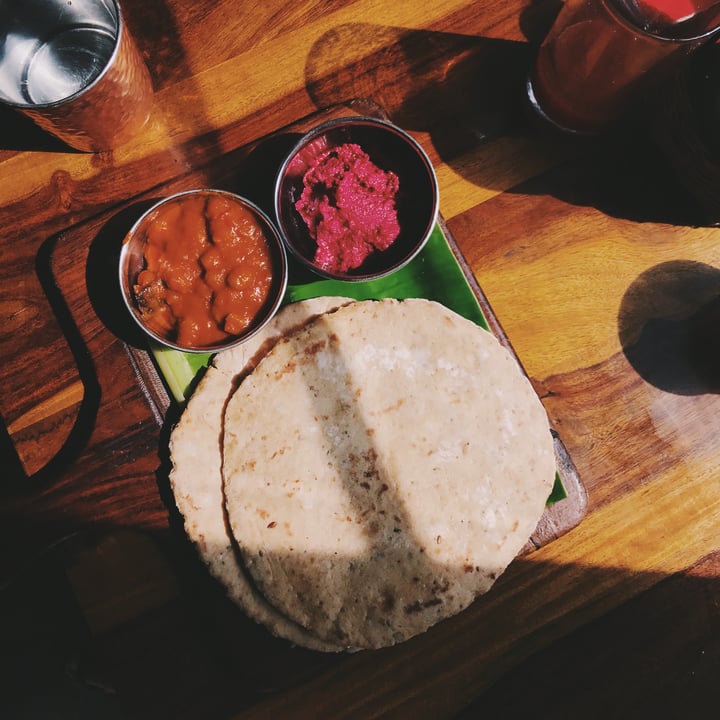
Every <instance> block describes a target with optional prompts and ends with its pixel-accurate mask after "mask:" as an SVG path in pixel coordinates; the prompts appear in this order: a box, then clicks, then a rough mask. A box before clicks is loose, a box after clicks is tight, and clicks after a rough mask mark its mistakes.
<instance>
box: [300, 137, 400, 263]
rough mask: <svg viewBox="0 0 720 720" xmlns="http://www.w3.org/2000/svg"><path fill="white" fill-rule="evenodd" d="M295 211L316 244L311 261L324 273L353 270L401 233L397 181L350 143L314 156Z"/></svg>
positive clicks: (393, 175) (359, 148) (395, 177)
mask: <svg viewBox="0 0 720 720" xmlns="http://www.w3.org/2000/svg"><path fill="white" fill-rule="evenodd" d="M303 185H304V189H303V192H302V195H301V196H300V199H299V200H298V201H297V203H296V204H295V208H296V209H297V211H298V212H299V213H300V215H301V216H302V218H303V220H304V221H305V223H306V224H307V226H308V229H309V231H310V236H311V237H312V239H313V240H314V241H315V242H316V243H317V248H316V250H315V257H314V259H313V262H314V264H315V265H317V266H318V267H319V268H321V269H323V270H326V271H328V272H347V271H348V270H353V269H355V268H357V267H359V266H360V265H362V263H363V262H364V261H365V260H366V258H367V257H368V256H369V255H370V254H371V253H373V252H375V251H376V250H386V249H387V248H388V247H390V245H391V244H392V243H393V242H394V241H395V239H396V238H397V236H398V235H399V233H400V225H399V224H398V219H397V211H396V209H395V196H396V195H397V192H398V187H399V181H398V176H397V175H396V174H395V173H393V172H390V171H385V170H381V169H380V168H379V167H377V166H376V165H375V164H374V163H373V162H372V161H371V160H370V157H369V156H368V154H367V153H366V152H365V151H364V150H363V149H362V148H361V147H360V146H359V145H356V144H354V143H346V144H344V145H340V146H338V147H336V148H333V149H332V150H328V151H326V152H324V153H322V154H321V155H319V156H318V157H317V158H316V159H315V160H314V161H313V163H312V164H311V166H310V169H309V170H308V171H307V172H306V173H305V176H304V178H303Z"/></svg>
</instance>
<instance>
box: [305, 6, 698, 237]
mask: <svg viewBox="0 0 720 720" xmlns="http://www.w3.org/2000/svg"><path fill="white" fill-rule="evenodd" d="M559 7H560V3H559V2H557V1H556V0H541V1H540V2H534V3H532V4H531V5H530V6H529V7H528V8H527V9H526V10H525V12H524V13H523V15H522V16H521V18H520V25H521V28H522V29H523V31H524V32H525V34H526V36H527V37H528V38H529V41H528V42H518V41H509V40H503V39H496V38H487V37H478V36H474V35H472V34H459V33H451V32H439V31H426V30H415V29H407V28H401V27H384V26H379V25H373V24H371V23H364V24H358V23H354V24H348V25H341V26H337V27H334V28H333V29H332V30H330V31H328V32H327V33H326V34H325V35H323V36H322V37H321V38H320V39H319V40H318V41H317V42H316V43H315V45H314V46H313V48H312V49H311V51H310V53H309V54H308V57H307V60H306V67H305V76H306V87H307V90H308V92H309V93H310V95H311V97H312V98H313V100H314V101H315V103H316V105H317V106H318V107H324V106H326V105H328V104H331V103H332V102H336V101H337V99H338V98H347V97H372V98H373V99H374V100H376V101H377V102H379V103H380V104H381V105H382V106H383V107H384V108H385V109H386V110H387V112H388V114H389V116H390V117H391V119H392V120H393V121H394V122H396V123H397V124H398V125H400V126H401V127H403V128H405V129H406V130H409V131H411V132H421V133H422V132H424V133H428V134H429V135H430V136H431V138H432V143H433V146H434V148H435V150H436V151H437V152H438V153H439V155H440V159H441V160H442V161H443V162H444V163H445V164H447V165H448V166H449V167H450V168H452V169H453V170H454V171H455V172H457V173H458V174H459V175H461V176H462V177H464V179H466V180H467V181H469V182H471V183H474V184H475V185H477V186H479V187H482V188H485V189H488V190H494V189H497V190H500V191H509V192H519V193H527V194H533V193H542V192H546V191H547V189H546V186H545V184H544V182H537V181H535V182H533V181H532V180H531V181H529V182H527V183H523V184H522V186H520V187H517V188H510V189H509V188H506V187H505V186H504V185H503V184H502V182H503V181H505V182H506V181H507V180H506V177H507V174H508V169H509V168H506V167H505V166H504V165H503V164H502V163H503V162H507V160H505V161H502V160H497V159H495V160H493V159H492V157H488V158H486V157H485V156H484V155H482V152H481V151H482V148H483V146H485V145H490V144H492V142H493V141H497V140H498V139H499V138H506V139H508V138H510V139H511V138H516V139H518V140H520V139H522V142H523V143H525V145H523V147H525V146H527V144H528V143H529V144H530V145H532V144H535V145H536V148H538V149H542V150H543V151H545V152H547V154H548V157H550V158H553V155H554V156H555V157H556V160H551V161H550V164H549V167H548V168H546V170H547V172H549V173H550V174H552V172H553V169H554V167H556V166H561V165H567V164H568V163H570V164H571V165H573V166H575V167H576V169H577V177H576V180H577V182H575V183H573V184H567V185H562V186H557V187H554V188H553V189H552V192H554V193H556V196H557V197H558V198H560V199H562V200H563V201H566V202H569V203H572V204H577V205H583V206H592V207H596V208H597V209H599V210H601V211H602V212H604V213H607V214H609V215H611V216H614V217H620V218H626V219H630V220H634V221H638V222H646V221H652V222H666V223H671V224H682V225H685V224H704V223H706V222H708V218H707V214H706V212H705V209H704V208H703V207H701V206H700V204H699V203H698V202H697V200H696V199H695V198H694V197H693V195H692V194H691V193H689V192H688V189H687V187H686V186H685V185H684V184H683V182H682V181H681V179H679V178H678V176H677V172H676V169H675V168H674V167H673V166H672V165H671V163H670V162H669V160H668V158H667V157H665V155H663V153H662V152H660V150H659V148H658V144H657V142H656V139H655V137H654V130H653V127H652V123H651V122H648V121H639V120H638V119H633V120H629V121H628V122H627V123H626V124H625V125H623V126H620V127H618V128H617V129H616V130H614V131H613V132H611V133H608V134H607V135H606V136H603V137H598V138H587V137H585V138H583V137H570V136H567V135H563V134H562V133H557V132H555V131H553V130H552V129H550V128H548V127H547V126H545V125H543V124H542V123H541V122H540V121H539V120H538V118H537V117H536V116H535V114H534V112H533V111H532V110H531V108H530V106H529V103H528V100H527V96H526V92H525V81H526V77H527V73H528V70H529V68H530V66H531V64H532V62H533V58H534V55H535V52H536V48H537V46H538V45H539V42H540V40H541V39H542V37H543V36H544V34H545V32H546V29H547V28H549V26H550V25H551V23H552V20H553V18H554V16H555V14H556V13H557V10H558V9H559ZM338 53H344V54H345V56H347V57H349V58H354V59H353V60H349V61H348V62H347V63H346V64H344V65H343V67H342V68H340V69H338V70H337V71H335V72H333V73H330V74H328V73H327V71H326V69H327V67H328V65H332V63H331V58H332V57H333V56H334V55H336V54H338ZM418 88H420V89H418ZM475 151H477V152H478V161H477V162H473V163H468V162H467V156H468V153H470V154H472V153H473V152H475ZM505 152H506V153H507V151H505ZM520 152H522V150H520ZM460 156H463V158H464V159H465V161H464V162H463V163H462V164H460V163H458V162H456V161H457V158H458V157H460ZM577 160H579V161H580V162H575V161H577ZM513 162H516V163H518V164H519V165H520V166H522V163H523V162H524V159H523V158H522V157H519V158H517V159H516V160H514V161H513ZM498 163H500V165H498ZM541 172H542V171H541Z"/></svg>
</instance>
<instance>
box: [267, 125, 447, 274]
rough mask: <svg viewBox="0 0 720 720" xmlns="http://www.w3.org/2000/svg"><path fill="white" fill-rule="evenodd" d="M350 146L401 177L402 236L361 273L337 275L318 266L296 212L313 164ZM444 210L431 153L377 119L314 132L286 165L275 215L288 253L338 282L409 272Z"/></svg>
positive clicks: (277, 192) (370, 260) (280, 176)
mask: <svg viewBox="0 0 720 720" xmlns="http://www.w3.org/2000/svg"><path fill="white" fill-rule="evenodd" d="M348 143H351V144H356V145H359V146H360V148H361V149H362V150H363V151H364V152H365V153H367V155H368V156H369V158H370V160H371V162H372V163H373V164H374V165H376V166H377V167H378V168H380V169H381V170H383V171H385V172H388V171H390V172H393V173H395V174H396V175H397V176H398V179H399V188H398V192H397V195H396V197H395V210H396V212H397V219H398V224H399V227H400V232H399V235H398V236H397V238H396V239H395V240H394V242H393V243H392V244H391V245H390V246H389V247H388V248H387V249H385V250H375V251H374V252H372V253H371V254H370V255H369V256H368V257H367V258H366V259H365V261H364V262H363V263H362V265H360V266H359V267H357V268H354V269H351V270H349V271H347V272H332V271H329V270H327V269H323V268H321V267H319V266H318V265H316V264H315V263H314V262H313V259H314V255H315V249H316V243H315V241H314V240H313V238H312V237H311V235H310V231H309V229H308V227H307V225H306V223H305V221H304V220H303V218H302V217H301V215H300V213H299V212H298V210H297V209H296V207H295V206H296V203H297V202H298V200H299V199H300V196H301V194H302V192H303V189H304V177H305V174H306V172H307V171H308V170H309V169H310V167H311V165H312V163H313V162H314V161H315V160H316V159H317V158H319V157H321V156H323V155H325V154H326V153H327V152H328V151H330V150H333V149H334V148H337V147H339V146H341V145H344V144H348ZM438 207H439V194H438V183H437V177H436V175H435V170H434V168H433V166H432V164H431V162H430V160H429V158H428V156H427V155H426V153H425V151H424V150H423V149H422V147H421V146H420V145H419V143H418V142H417V141H416V140H415V139H414V138H413V137H411V136H410V135H409V134H408V133H406V132H405V131H404V130H401V129H400V128H398V127H397V126H395V125H393V124H392V123H390V122H387V121H385V120H379V119H377V118H371V117H348V118H340V119H336V120H330V121H328V122H326V123H323V124H322V125H319V126H318V127H316V128H314V129H313V130H311V131H310V132H308V133H307V134H306V135H304V136H303V138H302V139H301V140H300V141H299V142H298V143H297V144H296V145H295V147H294V148H293V149H292V151H291V152H290V153H289V155H288V156H287V158H286V159H285V161H284V162H283V164H282V166H281V167H280V171H279V172H278V176H277V180H276V183H275V214H276V218H277V224H278V228H279V230H280V235H281V236H282V239H283V240H284V242H285V244H286V246H287V248H288V250H289V251H290V253H291V254H292V255H293V256H294V257H295V258H297V259H298V260H299V261H300V262H301V263H302V264H303V265H304V266H306V267H308V268H310V269H311V270H313V271H314V272H315V273H317V274H318V275H320V276H322V277H325V278H331V279H334V280H346V281H364V280H373V279H376V278H380V277H384V276H386V275H389V274H390V273H393V272H395V271H396V270H399V269H400V268H401V267H403V266H405V265H406V264H407V263H408V262H410V260H412V259H413V258H414V257H415V256H416V255H417V254H418V253H419V252H420V251H421V250H422V248H423V247H424V245H425V243H426V242H427V240H428V238H429V237H430V235H431V233H432V231H433V228H434V226H435V223H436V221H437V215H438Z"/></svg>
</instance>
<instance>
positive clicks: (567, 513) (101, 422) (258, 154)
mask: <svg viewBox="0 0 720 720" xmlns="http://www.w3.org/2000/svg"><path fill="white" fill-rule="evenodd" d="M343 115H375V116H379V117H385V115H384V112H383V110H382V108H380V107H379V106H377V105H376V104H374V103H372V102H369V101H361V100H358V101H355V102H352V103H348V104H344V105H342V106H336V107H332V108H329V109H326V110H324V111H321V112H318V113H315V114H313V115H312V116H310V117H307V118H304V119H302V120H300V121H298V122H296V123H294V124H293V125H291V126H288V127H286V128H283V129H281V130H279V131H278V132H276V133H274V134H272V135H270V136H267V137H264V138H261V139H260V140H258V141H257V142H255V143H252V144H251V145H249V146H246V147H243V148H240V149H238V150H236V151H233V152H231V153H228V154H226V155H223V156H222V157H221V158H219V159H217V160H216V161H215V162H214V163H213V164H212V165H210V166H208V167H205V168H202V169H200V170H197V171H193V172H192V173H189V174H186V175H183V176H181V177H178V178H177V179H175V180H174V181H172V182H169V183H166V184H163V185H162V186H161V187H158V188H156V189H155V190H154V191H153V192H152V193H148V194H146V195H144V196H142V197H140V198H137V199H136V201H135V202H133V203H131V204H128V205H126V206H123V207H117V208H113V209H112V210H110V211H107V212H105V213H104V214H103V215H101V216H99V217H96V218H94V219H92V220H90V221H88V222H86V223H84V224H82V225H78V226H76V227H73V228H71V229H69V230H67V231H65V232H63V233H61V234H60V235H58V236H57V237H56V238H54V239H53V241H52V243H51V244H50V247H49V252H48V256H47V258H48V268H47V269H48V271H49V272H50V274H51V275H52V278H53V281H54V284H55V289H56V293H57V297H55V298H54V300H55V303H54V304H55V306H56V307H57V308H58V317H59V320H60V322H61V324H62V325H63V327H64V329H65V332H66V335H67V337H68V339H69V342H70V344H71V346H72V347H73V350H74V352H75V355H76V358H77V363H78V369H79V372H80V375H81V377H82V382H83V386H84V390H85V402H84V404H85V407H86V413H87V414H88V415H93V416H94V423H92V425H93V427H94V430H92V431H91V432H90V434H89V435H88V436H87V437H85V438H82V439H81V440H82V442H83V446H84V450H83V451H82V452H81V453H80V454H79V455H78V457H76V458H75V459H74V462H73V465H72V476H73V478H72V483H70V484H68V485H67V487H66V490H65V492H67V493H70V494H71V495H74V496H75V498H74V499H75V504H74V507H75V512H77V513H79V514H80V515H82V514H83V511H82V508H83V507H84V508H85V514H86V515H88V516H91V517H92V518H93V521H94V523H97V522H98V521H99V522H111V523H112V524H113V525H114V526H118V525H119V526H126V527H127V526H133V527H139V528H162V527H163V526H164V525H166V524H167V518H168V515H170V517H171V518H172V516H173V514H174V512H175V511H174V503H173V502H172V498H171V495H170V492H169V488H168V484H167V458H166V447H167V433H168V431H169V429H170V428H171V427H172V425H173V423H174V422H175V421H176V419H177V417H178V414H179V412H180V408H179V407H178V405H177V404H176V403H175V402H174V401H172V399H171V398H170V396H169V394H168V392H167V390H166V387H165V384H164V382H163V380H162V378H161V376H160V375H159V373H158V371H157V369H156V366H155V364H154V362H153V359H152V356H151V355H150V353H149V352H148V350H147V347H146V344H145V339H144V337H143V336H142V335H141V334H140V333H139V331H138V329H137V328H136V327H135V325H134V323H133V321H132V319H131V318H130V316H129V314H128V313H127V311H126V309H125V307H124V305H123V303H122V298H121V296H120V289H119V284H118V280H117V261H118V255H119V251H120V246H121V243H122V239H123V237H124V235H125V232H126V231H127V230H128V229H129V227H130V226H131V225H132V223H133V222H134V220H135V219H136V218H137V217H138V215H139V214H140V213H141V212H142V211H143V210H144V209H146V208H147V207H148V206H149V204H151V203H152V202H154V201H156V200H158V199H160V198H162V197H166V196H168V195H170V194H173V193H176V192H179V191H182V190H187V189H191V188H199V187H214V188H220V189H225V190H230V191H232V192H235V193H238V194H240V195H243V196H245V197H247V198H249V199H250V200H253V201H254V202H256V203H257V204H258V205H259V206H260V207H262V208H263V209H265V210H266V211H268V214H270V216H271V217H272V211H271V209H272V190H273V185H274V178H275V173H276V170H277V168H278V167H279V165H280V163H281V161H282V158H283V157H284V155H285V153H286V152H287V151H288V150H289V149H290V147H291V146H292V145H293V144H294V142H295V141H296V140H297V138H298V137H299V135H300V134H301V133H303V132H304V131H306V130H307V129H309V128H310V127H311V126H314V125H316V124H318V123H320V122H322V121H325V120H327V119H330V118H332V117H339V116H343ZM439 222H440V226H441V228H442V230H443V233H444V235H445V238H446V240H447V242H448V245H449V247H450V248H451V250H452V251H453V253H454V255H455V257H456V259H457V261H458V265H459V267H460V268H461V270H462V272H463V274H464V275H465V278H466V280H467V282H468V284H469V286H470V288H471V290H472V292H473V293H474V295H475V296H476V298H477V300H478V303H479V305H480V308H481V310H482V312H483V314H484V316H485V318H486V321H487V324H488V326H489V328H490V329H491V330H492V332H494V333H495V334H496V336H497V337H498V338H499V339H500V341H501V342H502V343H503V344H505V345H506V346H507V347H508V348H509V349H510V350H512V347H511V346H510V343H509V341H508V339H507V337H506V335H505V333H504V332H503V329H502V327H501V325H500V323H499V321H498V319H497V318H496V317H495V314H494V313H493V310H492V308H491V307H490V305H489V303H488V302H487V299H486V297H485V295H484V294H483V292H482V289H481V288H480V287H479V286H478V284H477V282H476V281H475V279H474V277H473V276H472V273H471V272H470V271H469V269H468V267H467V265H466V263H465V261H464V259H463V257H462V255H461V253H460V251H459V250H458V248H457V245H456V244H455V241H454V240H453V238H452V235H451V233H450V231H449V230H448V228H447V227H446V226H445V224H444V223H443V222H442V220H440V221H439ZM520 360H521V359H520ZM555 446H556V451H557V459H558V473H559V476H560V480H561V482H562V485H563V487H564V489H565V492H566V495H567V497H565V498H564V499H562V500H560V501H558V502H555V503H554V504H552V505H549V506H548V507H547V509H546V511H545V514H544V515H543V517H542V519H541V522H540V523H539V525H538V528H537V531H536V532H535V533H534V535H533V537H532V538H531V540H530V542H529V543H528V544H527V546H526V548H525V549H524V552H529V551H532V550H533V549H535V548H538V547H541V546H543V545H546V544H547V543H549V542H552V540H554V539H556V538H557V537H559V536H561V535H563V534H564V533H566V532H567V531H568V530H570V529H571V528H572V527H574V526H575V525H577V524H578V523H579V522H580V520H581V519H582V517H583V516H584V514H585V511H586V505H587V496H586V493H585V489H584V487H583V485H582V482H581V480H580V478H579V477H578V474H577V472H576V470H575V467H574V465H573V463H572V461H571V459H570V458H569V456H568V453H567V452H566V449H565V446H564V444H563V442H562V439H561V438H560V437H559V436H558V435H557V433H555Z"/></svg>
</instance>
